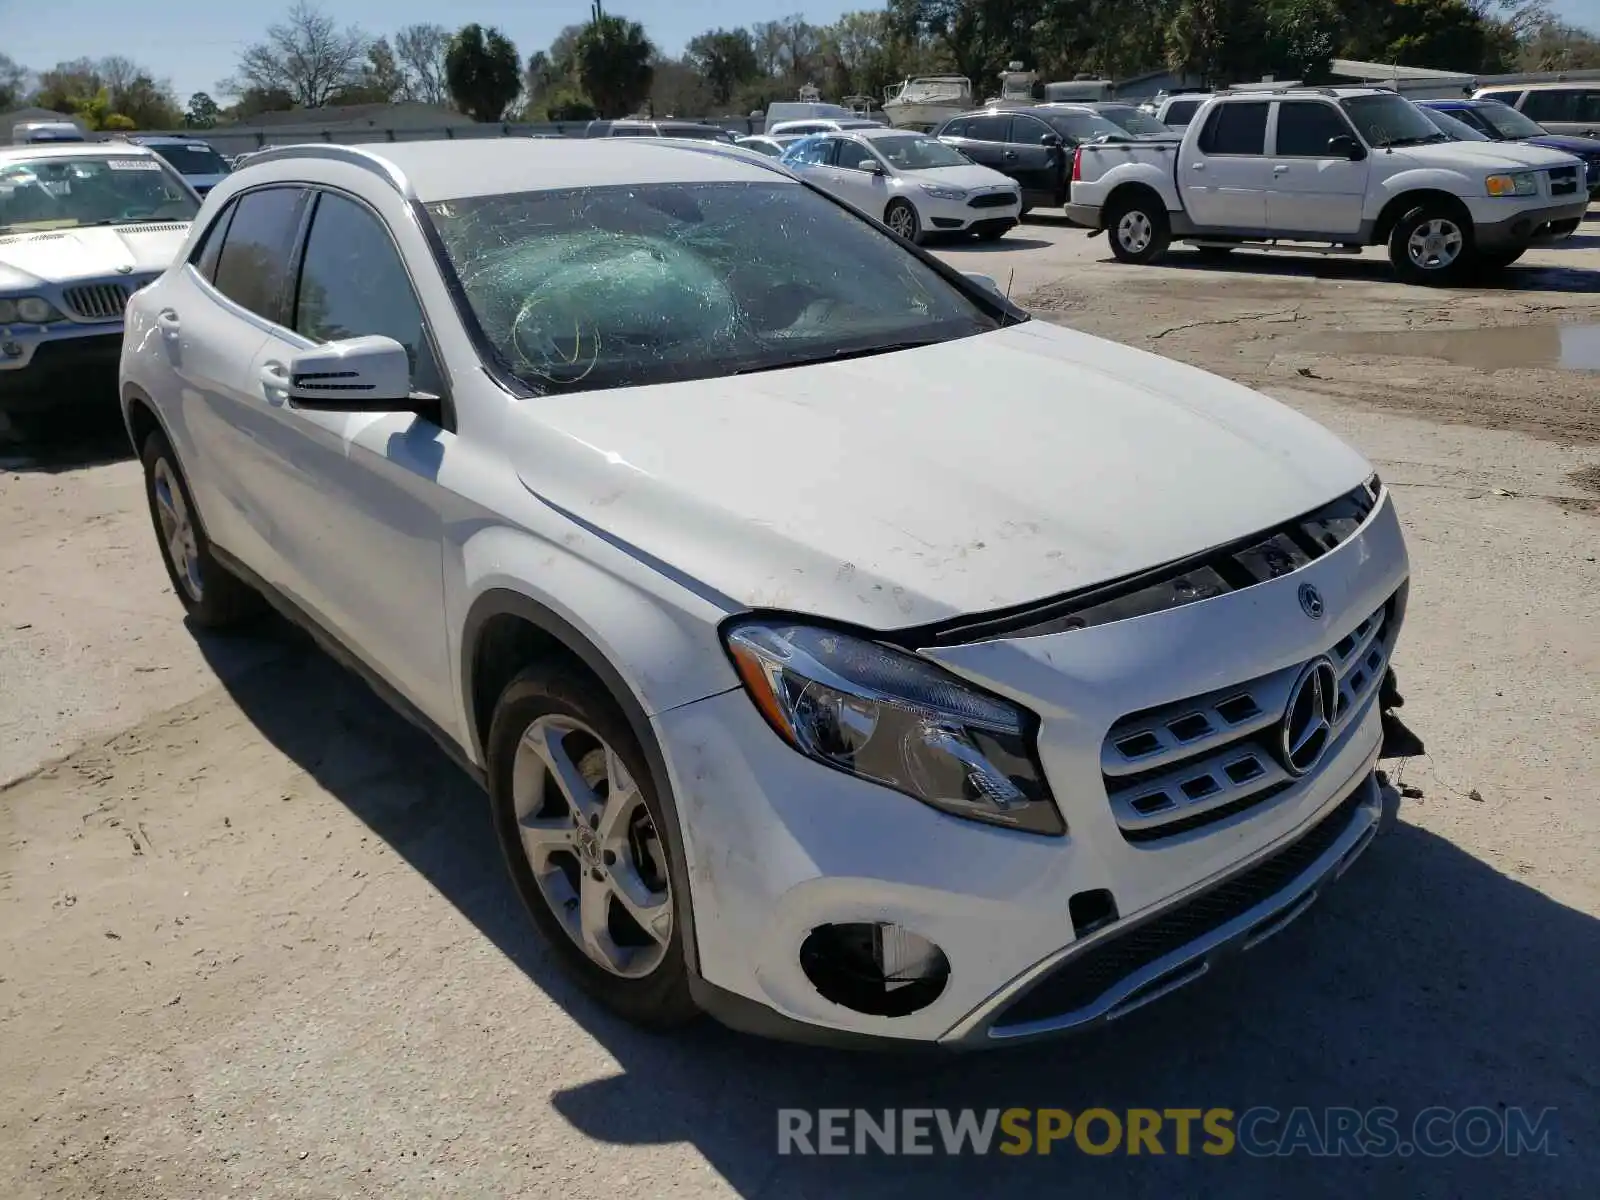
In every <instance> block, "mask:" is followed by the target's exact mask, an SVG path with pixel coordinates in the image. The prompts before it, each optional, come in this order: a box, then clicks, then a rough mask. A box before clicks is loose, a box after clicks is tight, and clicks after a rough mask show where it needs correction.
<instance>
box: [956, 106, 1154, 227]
mask: <svg viewBox="0 0 1600 1200" xmlns="http://www.w3.org/2000/svg"><path fill="white" fill-rule="evenodd" d="M933 136H934V137H936V138H938V139H939V140H940V141H942V142H945V143H947V144H949V145H951V146H954V147H955V148H956V149H957V150H959V151H961V153H963V154H965V155H966V156H967V157H968V158H970V159H971V160H972V161H973V162H975V163H978V164H980V165H981V166H985V167H991V168H993V169H994V170H996V171H999V172H1000V173H1001V174H1002V175H1009V176H1011V178H1012V179H1015V180H1016V181H1017V183H1018V184H1020V185H1021V187H1022V211H1023V212H1027V211H1028V209H1030V208H1033V207H1041V208H1060V207H1062V206H1063V205H1065V204H1066V202H1067V188H1068V186H1069V184H1070V182H1071V180H1070V176H1071V174H1072V151H1073V150H1074V148H1076V147H1077V146H1078V144H1079V143H1080V142H1092V141H1096V140H1097V139H1100V138H1126V137H1127V136H1128V135H1127V134H1126V132H1124V131H1123V129H1122V127H1121V126H1119V125H1117V124H1116V123H1115V122H1114V121H1108V120H1107V119H1106V118H1105V117H1102V116H1101V115H1100V114H1099V113H1096V112H1094V111H1093V110H1092V109H1088V108H1083V107H1080V106H1078V105H1073V104H1037V105H1033V106H1018V107H1014V108H1011V107H1008V108H984V109H979V110H977V111H975V112H969V113H963V114H962V115H961V116H959V117H951V118H950V119H949V120H947V121H945V123H944V124H943V125H940V126H939V127H938V128H937V129H935V130H934V131H933Z"/></svg>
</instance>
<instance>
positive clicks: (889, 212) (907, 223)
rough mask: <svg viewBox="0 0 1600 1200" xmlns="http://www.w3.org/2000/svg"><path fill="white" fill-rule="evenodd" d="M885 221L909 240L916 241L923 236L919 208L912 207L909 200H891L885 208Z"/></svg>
mask: <svg viewBox="0 0 1600 1200" xmlns="http://www.w3.org/2000/svg"><path fill="white" fill-rule="evenodd" d="M883 223H884V224H885V225H887V226H888V227H889V228H890V229H892V230H893V231H894V232H895V233H898V234H899V235H900V236H901V237H903V238H905V240H906V241H908V242H915V241H917V240H918V239H919V238H920V237H921V236H922V222H921V221H919V220H918V219H917V210H916V209H914V208H912V207H911V202H910V201H909V200H891V201H889V207H888V208H886V209H884V210H883Z"/></svg>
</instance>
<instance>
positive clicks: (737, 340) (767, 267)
mask: <svg viewBox="0 0 1600 1200" xmlns="http://www.w3.org/2000/svg"><path fill="white" fill-rule="evenodd" d="M426 210H427V212H428V214H429V216H430V217H431V218H432V220H433V224H434V226H435V228H436V229H437V231H438V233H439V237H440V240H441V241H442V242H443V245H444V251H445V256H446V258H447V259H448V260H449V266H450V267H451V268H452V269H453V270H454V272H455V274H456V276H457V277H458V278H459V279H460V281H461V285H462V288H463V290H464V291H465V293H466V297H467V301H468V304H469V305H470V307H471V309H472V312H473V315H474V316H475V317H476V318H477V322H478V324H479V326H480V327H481V329H482V331H483V334H484V336H485V338H486V339H487V340H488V342H489V344H490V346H491V347H492V348H493V350H494V352H495V354H496V355H497V356H498V358H499V359H500V361H501V364H502V365H503V366H504V367H505V368H506V369H507V370H509V371H510V372H511V373H512V374H513V375H515V376H516V377H517V378H519V379H521V380H522V381H523V382H524V383H527V384H528V385H529V386H530V387H533V388H534V389H536V390H538V391H541V392H547V391H580V390H588V389H595V388H606V387H626V386H633V385H641V384H651V383H664V382H669V381H673V380H682V379H703V378H710V377H717V376H723V375H730V374H735V373H740V372H745V371H755V370H770V369H774V368H778V367H784V366H791V365H798V364H800V363H803V362H813V361H818V360H823V361H825V360H827V359H829V358H837V357H843V356H846V355H848V356H851V357H857V356H860V355H863V354H871V353H875V352H878V351H886V350H890V349H896V348H900V347H903V346H905V345H906V344H908V343H910V344H916V345H921V344H925V343H929V342H938V341H946V340H949V339H951V338H958V337H965V336H968V335H970V334H975V333H981V332H983V331H985V330H989V329H994V328H996V327H997V326H998V325H999V324H1000V320H999V319H998V318H997V317H995V316H992V315H991V314H990V313H989V312H988V311H987V310H985V309H984V308H983V307H981V306H980V305H979V304H978V303H977V302H976V301H975V300H973V299H972V298H971V297H970V296H969V295H968V294H967V293H965V292H963V291H962V290H961V289H960V288H958V287H956V286H955V285H953V284H952V283H950V282H949V281H948V280H946V279H945V278H944V277H942V276H941V275H940V274H939V273H938V272H937V271H935V270H934V269H933V268H932V267H930V266H928V265H927V264H926V263H924V262H922V261H921V260H920V259H918V258H917V257H915V256H914V255H913V254H911V253H909V252H908V251H906V250H905V249H904V248H903V247H901V246H900V245H899V243H897V242H896V241H895V240H894V239H893V238H892V237H890V236H889V235H888V234H886V233H884V232H882V231H881V230H879V229H878V228H876V227H875V226H873V225H871V224H869V223H868V222H866V221H864V220H862V219H860V218H859V217H856V216H853V215H851V214H850V213H849V212H848V211H847V210H845V209H844V208H842V207H840V206H839V205H838V204H835V203H834V202H832V201H830V200H828V199H826V198H825V197H823V196H820V195H818V194H817V193H815V192H813V191H811V190H810V189H808V188H805V187H802V186H801V185H799V184H796V183H793V182H789V181H777V180H775V181H773V182H764V181H763V182H760V183H673V184H638V185H632V184H629V185H617V186H609V187H593V188H573V189H565V190H561V191H544V192H520V193H515V194H508V195H496V196H481V197H473V198H470V199H463V200H449V201H440V202H436V203H432V204H428V205H426Z"/></svg>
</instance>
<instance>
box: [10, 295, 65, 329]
mask: <svg viewBox="0 0 1600 1200" xmlns="http://www.w3.org/2000/svg"><path fill="white" fill-rule="evenodd" d="M17 316H18V317H20V318H21V319H22V320H24V321H27V322H28V323H29V324H30V325H43V324H45V323H46V322H49V321H59V320H60V319H61V314H60V313H58V312H57V311H56V310H55V306H54V305H52V304H51V303H50V301H48V300H46V299H44V298H43V297H41V296H24V297H23V298H22V299H20V300H18V301H17Z"/></svg>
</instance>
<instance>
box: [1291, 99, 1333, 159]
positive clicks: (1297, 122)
mask: <svg viewBox="0 0 1600 1200" xmlns="http://www.w3.org/2000/svg"><path fill="white" fill-rule="evenodd" d="M1349 136H1350V126H1349V125H1347V124H1345V120H1344V118H1343V117H1341V116H1340V115H1339V114H1338V112H1337V111H1335V110H1334V108H1333V106H1332V105H1328V104H1318V103H1317V102H1316V101H1306V100H1293V101H1284V102H1283V103H1282V104H1279V105H1278V142H1277V146H1278V149H1277V153H1278V154H1279V155H1281V156H1283V157H1285V158H1329V157H1335V156H1332V155H1330V154H1329V152H1328V141H1329V139H1331V138H1336V137H1349Z"/></svg>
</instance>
